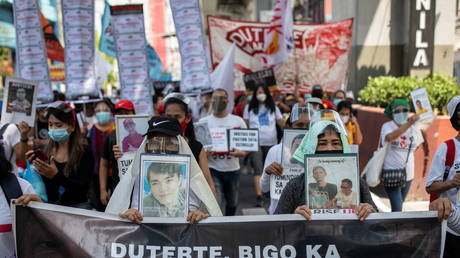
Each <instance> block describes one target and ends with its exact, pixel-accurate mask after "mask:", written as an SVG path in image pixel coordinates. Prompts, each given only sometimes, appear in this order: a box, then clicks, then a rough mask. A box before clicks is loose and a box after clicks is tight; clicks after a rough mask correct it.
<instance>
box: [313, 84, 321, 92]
mask: <svg viewBox="0 0 460 258" xmlns="http://www.w3.org/2000/svg"><path fill="white" fill-rule="evenodd" d="M312 90H321V91H322V90H323V87H322V86H321V85H319V84H315V85H313V89H312Z"/></svg>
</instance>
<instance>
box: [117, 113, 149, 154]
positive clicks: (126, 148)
mask: <svg viewBox="0 0 460 258" xmlns="http://www.w3.org/2000/svg"><path fill="white" fill-rule="evenodd" d="M149 119H150V116H149V115H118V116H115V123H116V128H117V129H116V133H117V145H118V147H119V148H120V150H121V152H123V153H126V152H135V151H137V149H138V148H139V146H141V144H142V141H143V140H144V134H145V133H146V132H147V129H148V128H149V124H148V121H149Z"/></svg>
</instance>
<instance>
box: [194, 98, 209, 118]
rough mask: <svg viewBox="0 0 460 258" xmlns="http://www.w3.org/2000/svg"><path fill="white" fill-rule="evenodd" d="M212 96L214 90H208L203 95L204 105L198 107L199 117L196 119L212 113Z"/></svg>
mask: <svg viewBox="0 0 460 258" xmlns="http://www.w3.org/2000/svg"><path fill="white" fill-rule="evenodd" d="M211 98H212V92H206V93H203V94H202V95H201V101H202V105H201V107H199V108H198V117H197V119H196V120H200V119H201V118H203V117H207V116H209V115H210V114H211V112H212V110H211Z"/></svg>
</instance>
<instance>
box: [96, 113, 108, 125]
mask: <svg viewBox="0 0 460 258" xmlns="http://www.w3.org/2000/svg"><path fill="white" fill-rule="evenodd" d="M96 119H97V122H98V123H99V124H107V123H108V122H109V121H110V112H98V113H96Z"/></svg>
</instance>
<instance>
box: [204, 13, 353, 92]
mask: <svg viewBox="0 0 460 258" xmlns="http://www.w3.org/2000/svg"><path fill="white" fill-rule="evenodd" d="M208 25H209V38H210V42H211V58H212V63H213V67H216V66H217V64H218V63H219V62H220V61H221V60H222V59H223V58H224V56H225V53H226V51H227V50H228V49H230V47H231V45H232V43H233V42H234V43H235V44H236V46H237V50H236V53H235V91H243V90H245V87H244V82H243V75H244V74H246V73H251V72H256V71H259V70H262V69H263V65H262V61H261V58H262V52H263V42H264V30H266V29H267V28H268V23H262V22H246V21H235V20H229V19H223V18H218V17H214V16H208ZM352 25H353V20H352V19H348V20H343V21H339V22H335V23H325V24H295V25H294V31H293V34H294V51H292V53H291V55H290V56H289V59H288V61H287V62H286V63H284V64H282V65H280V66H277V67H276V68H275V76H276V80H277V84H278V87H279V88H280V90H281V91H283V92H292V91H293V90H294V87H295V86H296V85H298V87H299V90H300V92H302V93H305V92H310V91H311V86H312V85H315V84H320V85H322V86H323V89H324V90H325V91H327V92H335V91H336V90H338V89H341V88H343V87H346V83H347V72H348V65H349V53H350V49H351V36H352Z"/></svg>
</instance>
